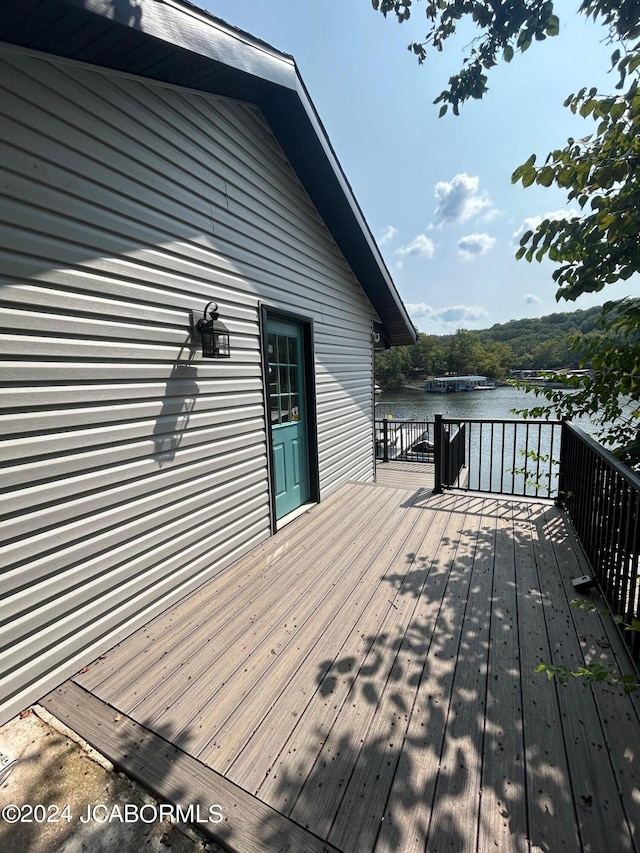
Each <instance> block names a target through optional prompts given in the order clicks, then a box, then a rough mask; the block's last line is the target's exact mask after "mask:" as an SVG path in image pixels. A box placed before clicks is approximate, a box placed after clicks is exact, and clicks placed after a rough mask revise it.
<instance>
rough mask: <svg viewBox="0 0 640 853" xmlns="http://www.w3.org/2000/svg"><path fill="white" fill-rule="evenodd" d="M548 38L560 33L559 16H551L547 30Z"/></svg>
mask: <svg viewBox="0 0 640 853" xmlns="http://www.w3.org/2000/svg"><path fill="white" fill-rule="evenodd" d="M545 32H546V34H547V35H548V36H557V35H558V33H559V32H560V18H558V16H557V15H550V16H549V20H548V21H547V28H546V30H545Z"/></svg>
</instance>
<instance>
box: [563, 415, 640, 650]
mask: <svg viewBox="0 0 640 853" xmlns="http://www.w3.org/2000/svg"><path fill="white" fill-rule="evenodd" d="M558 502H559V503H560V505H561V506H562V507H563V509H564V511H565V512H566V514H567V515H568V517H569V519H570V520H571V523H572V525H573V527H574V530H575V532H576V534H577V535H578V538H579V540H580V543H581V545H582V547H583V549H584V551H585V554H586V556H587V559H588V560H589V563H590V564H591V568H592V570H593V573H594V575H595V577H596V578H597V580H598V582H599V584H600V587H601V589H602V591H603V593H604V595H605V597H606V599H607V603H608V605H609V607H610V610H611V612H612V614H613V615H614V616H617V617H620V618H621V619H622V620H623V621H624V622H625V623H626V624H627V625H632V624H633V622H634V621H637V620H640V583H639V578H638V573H639V571H640V477H638V476H637V475H636V474H635V473H634V472H633V471H631V470H630V469H629V468H627V467H626V466H625V465H622V464H621V463H620V462H619V461H618V460H617V459H616V457H615V456H613V454H612V453H609V451H608V450H606V449H605V448H604V447H602V446H601V445H599V444H598V443H597V442H596V441H594V440H593V439H592V438H591V437H590V436H588V435H586V434H585V433H584V432H582V430H580V429H579V428H578V427H576V426H574V425H573V424H571V423H564V424H563V426H562V454H561V465H560V478H559V498H558ZM623 636H624V637H625V639H626V640H627V643H628V645H629V646H630V648H631V652H632V655H633V657H634V659H635V660H636V662H639V661H640V633H639V632H638V631H623Z"/></svg>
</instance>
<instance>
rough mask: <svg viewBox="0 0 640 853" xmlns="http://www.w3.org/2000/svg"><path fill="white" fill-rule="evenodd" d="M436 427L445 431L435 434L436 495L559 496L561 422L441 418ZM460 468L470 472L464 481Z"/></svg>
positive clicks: (437, 430) (438, 418)
mask: <svg viewBox="0 0 640 853" xmlns="http://www.w3.org/2000/svg"><path fill="white" fill-rule="evenodd" d="M436 423H437V424H440V425H441V426H440V427H438V428H436V430H435V436H436V437H435V442H436V446H437V447H438V448H439V449H438V450H437V451H436V455H437V460H436V464H435V482H436V491H438V490H440V489H443V488H452V487H455V488H463V489H468V490H472V491H478V492H491V493H493V494H503V495H504V494H506V495H517V496H525V495H528V496H532V497H533V496H535V497H539V498H555V497H556V496H557V493H558V476H559V469H560V442H561V422H560V421H527V420H515V419H514V420H491V419H468V418H464V419H463V418H444V417H441V416H436ZM440 433H441V434H442V440H441V441H440V442H439V434H440ZM460 445H462V447H461V446H460ZM458 465H463V466H465V467H466V470H465V472H464V473H465V476H464V477H462V476H460V475H459V472H460V468H456V466H458ZM454 471H455V474H454V473H453V472H454Z"/></svg>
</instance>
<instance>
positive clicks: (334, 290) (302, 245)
mask: <svg viewBox="0 0 640 853" xmlns="http://www.w3.org/2000/svg"><path fill="white" fill-rule="evenodd" d="M0 177H1V181H0V224H1V227H2V238H0V311H1V313H2V323H1V325H2V336H1V339H0V358H2V368H1V369H2V385H3V391H2V407H3V416H2V418H1V419H0V448H1V450H0V454H1V456H0V465H1V466H2V468H1V470H0V474H1V477H2V485H3V491H4V496H3V502H2V508H1V511H0V537H1V539H2V542H3V544H4V547H3V549H2V557H1V558H0V559H1V560H2V562H1V564H0V585H1V588H2V616H1V619H2V623H3V624H2V628H0V695H1V696H3V697H4V705H2V706H0V718H2V719H6V718H7V716H9V715H10V714H12V713H15V712H16V711H18V710H20V709H21V708H22V707H24V706H25V705H26V704H28V703H29V702H31V701H34V700H36V699H37V698H38V697H39V696H41V695H42V694H43V693H44V692H45V691H46V690H48V689H50V688H52V687H53V686H55V685H56V684H58V683H60V681H62V680H63V679H64V678H65V677H67V676H69V675H70V674H72V673H73V672H74V671H75V670H77V669H78V668H79V666H81V665H82V664H84V663H86V662H87V661H89V660H91V659H92V657H93V656H95V655H96V654H98V653H100V652H102V651H104V650H106V649H107V648H109V647H110V646H111V645H113V644H114V643H115V642H116V641H118V640H119V639H121V638H122V637H123V636H125V635H126V634H128V633H130V632H131V631H132V630H134V629H135V628H136V627H138V626H140V625H141V624H143V623H144V622H146V621H147V620H148V619H149V618H151V617H152V616H153V615H155V614H156V613H158V612H160V611H161V610H162V609H164V608H165V607H166V606H168V604H169V603H171V602H173V601H175V600H177V599H178V598H179V597H181V596H183V595H185V594H187V593H188V592H189V591H191V590H192V589H194V588H195V587H196V586H198V585H200V584H201V583H202V582H203V581H204V580H205V579H206V578H207V577H210V576H211V575H213V574H214V573H216V572H219V571H221V570H223V569H224V568H225V567H226V566H227V565H229V564H230V562H232V561H233V560H234V559H236V558H237V557H238V556H239V555H241V554H242V553H244V552H246V551H247V550H248V549H250V548H251V547H253V546H254V545H256V544H257V543H258V542H260V541H261V540H263V539H264V538H266V537H267V536H268V535H269V533H270V510H269V488H268V475H267V471H268V469H267V436H266V433H265V424H266V421H265V413H264V396H263V377H262V366H261V356H260V328H259V316H260V305H261V304H266V305H267V306H273V307H274V308H280V309H285V310H287V311H291V312H293V313H296V314H298V315H302V316H304V317H308V318H309V319H310V320H312V321H313V324H314V344H315V353H314V356H315V374H316V393H317V422H318V444H319V447H318V454H319V472H320V485H321V495H325V494H328V493H329V492H330V491H332V490H333V489H335V488H337V486H338V485H340V484H341V483H342V482H344V481H346V480H349V479H359V480H363V481H370V480H372V478H373V443H372V434H371V419H372V371H373V359H372V347H371V330H372V321H373V320H375V319H376V316H375V312H374V311H373V309H372V307H371V305H370V303H369V301H368V300H367V298H366V296H365V295H364V292H363V291H362V289H361V287H360V286H359V284H358V282H357V281H356V280H355V278H354V276H353V274H352V273H351V271H350V269H349V267H348V265H347V264H346V262H345V260H344V258H343V256H342V254H341V253H340V251H339V250H338V248H337V247H336V245H335V242H334V241H333V239H332V237H331V236H330V234H329V233H328V231H327V229H326V228H325V226H324V224H323V223H322V221H321V220H320V218H319V216H318V214H317V212H316V210H315V208H314V207H313V205H312V204H311V202H310V200H309V198H308V196H307V195H306V193H305V191H304V189H303V188H302V186H301V185H300V183H299V181H298V180H297V178H296V176H295V174H294V173H293V171H292V169H291V167H290V165H289V163H288V162H287V160H286V159H285V157H284V155H283V153H282V151H281V150H280V148H279V147H278V145H277V144H276V143H275V141H274V139H273V136H272V135H271V133H270V131H269V129H268V127H267V126H266V124H265V123H264V122H263V120H262V118H261V117H260V115H259V114H257V113H256V112H255V110H253V109H252V108H250V107H248V106H245V105H242V104H238V103H234V102H231V101H224V100H221V99H216V98H213V97H208V96H201V95H198V94H196V93H192V92H189V91H181V90H178V89H176V88H170V87H163V86H160V85H155V84H151V83H146V82H143V81H139V80H134V79H131V78H127V77H124V76H118V75H111V74H105V73H102V72H99V71H97V70H93V69H89V68H85V67H83V66H80V65H74V64H70V63H58V62H53V61H49V60H47V59H44V58H40V57H37V56H35V55H28V54H24V55H22V54H20V53H18V52H15V51H9V50H7V51H3V50H0ZM210 300H215V301H217V302H218V304H219V309H220V318H221V319H222V320H223V322H224V323H225V324H226V325H227V327H228V328H229V330H230V332H231V349H232V357H231V359H230V360H228V361H213V360H203V359H202V357H201V356H200V354H199V350H198V348H197V344H198V342H197V341H196V342H195V345H196V346H195V348H193V347H192V344H193V341H192V339H191V336H190V326H189V310H190V309H194V310H200V311H201V310H202V309H203V308H204V306H205V304H206V303H207V302H209V301H210Z"/></svg>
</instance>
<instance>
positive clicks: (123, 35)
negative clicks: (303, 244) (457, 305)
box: [0, 0, 416, 345]
mask: <svg viewBox="0 0 640 853" xmlns="http://www.w3.org/2000/svg"><path fill="white" fill-rule="evenodd" d="M0 41H3V42H5V43H8V44H13V45H17V46H20V47H25V48H29V49H31V50H36V51H42V52H44V53H49V54H52V55H55V56H58V57H63V58H67V59H74V60H79V61H81V62H86V63H89V64H92V65H97V66H99V67H102V68H109V69H113V70H117V71H121V72H125V73H129V74H134V75H137V76H140V77H146V78H149V79H154V80H158V81H161V82H165V83H171V84H174V85H178V86H187V87H189V88H195V89H197V90H200V91H204V92H210V93H212V94H216V95H221V96H224V97H230V98H234V99H237V100H241V101H244V102H246V103H249V104H252V105H254V106H256V107H257V108H258V109H259V110H260V111H261V113H262V115H263V116H264V118H265V120H266V121H267V123H268V124H269V126H270V127H271V130H272V132H273V134H274V136H275V138H276V139H277V140H278V143H279V144H280V146H281V147H282V149H283V151H284V152H285V154H286V156H287V158H288V159H289V161H290V163H291V165H292V167H293V168H294V170H295V171H296V173H297V175H298V177H299V179H300V181H301V183H302V184H303V186H304V187H305V189H306V191H307V192H308V194H309V196H310V198H311V199H312V201H313V202H314V204H315V206H316V208H317V210H318V212H319V213H320V215H321V217H322V218H323V220H324V222H325V224H326V225H327V227H328V229H329V231H330V232H331V234H332V235H333V238H334V239H335V240H336V243H337V244H338V246H339V247H340V249H341V251H342V253H343V255H344V257H345V258H346V260H347V262H348V263H349V265H350V267H351V269H352V270H353V272H354V274H355V276H356V278H357V279H358V281H359V282H360V284H361V286H362V288H363V290H364V292H365V293H366V294H367V296H368V298H369V300H370V302H371V303H372V305H373V307H374V308H375V309H376V311H377V313H378V315H379V317H380V319H381V321H382V330H383V334H384V335H385V337H386V339H387V340H388V341H389V342H390V343H391V344H394V345H402V344H411V343H414V342H415V339H416V333H415V329H414V327H413V324H412V323H411V320H410V319H409V316H408V314H407V311H406V308H405V306H404V305H403V303H402V300H401V299H400V296H399V294H398V292H397V290H396V288H395V285H394V284H393V281H392V279H391V276H390V274H389V272H388V270H387V268H386V265H385V263H384V261H383V259H382V256H381V255H380V251H379V249H378V247H377V245H376V242H375V240H374V238H373V236H372V234H371V231H370V230H369V227H368V225H367V223H366V221H365V218H364V215H363V213H362V211H361V209H360V207H359V205H358V203H357V201H356V199H355V196H354V194H353V191H352V189H351V187H350V185H349V182H348V181H347V178H346V176H345V175H344V172H343V171H342V168H341V167H340V164H339V162H338V159H337V157H336V155H335V152H334V151H333V148H332V147H331V143H330V142H329V138H328V136H327V133H326V131H325V130H324V127H323V126H322V122H321V120H320V118H319V116H318V114H317V112H316V110H315V107H314V106H313V103H312V101H311V98H310V97H309V94H308V92H307V90H306V88H305V86H304V83H303V81H302V78H301V77H300V74H299V72H298V69H297V67H296V64H295V62H294V60H293V58H292V57H291V56H289V55H287V54H285V53H282V52H281V51H279V50H276V49H275V48H273V47H271V46H270V45H268V44H266V43H265V42H263V41H260V40H259V39H257V38H255V37H253V36H251V35H249V34H248V33H245V32H242V31H241V30H238V29H236V28H234V27H232V26H230V25H229V24H226V23H225V22H224V21H221V20H219V19H217V18H214V17H213V16H211V15H210V14H209V13H208V12H205V11H203V10H201V9H198V8H197V7H196V6H193V5H191V4H190V3H187V2H184V0H137V3H135V4H134V3H132V2H130V0H21V2H20V3H16V2H15V0H0Z"/></svg>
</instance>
